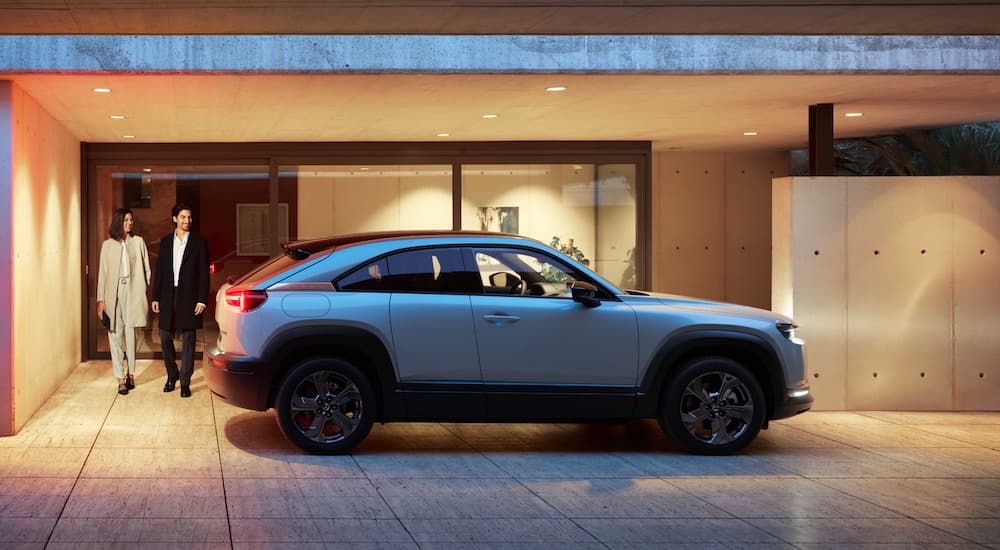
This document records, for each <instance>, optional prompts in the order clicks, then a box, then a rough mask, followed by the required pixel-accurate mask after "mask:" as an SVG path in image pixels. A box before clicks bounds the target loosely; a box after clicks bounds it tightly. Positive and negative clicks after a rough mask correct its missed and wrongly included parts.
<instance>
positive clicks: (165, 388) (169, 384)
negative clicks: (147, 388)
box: [163, 378, 177, 393]
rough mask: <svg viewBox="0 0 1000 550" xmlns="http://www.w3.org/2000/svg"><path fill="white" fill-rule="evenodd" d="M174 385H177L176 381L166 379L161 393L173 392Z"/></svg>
mask: <svg viewBox="0 0 1000 550" xmlns="http://www.w3.org/2000/svg"><path fill="white" fill-rule="evenodd" d="M176 383H177V381H176V380H171V379H169V378H167V383H166V384H164V385H163V393H167V392H172V391H174V384H176Z"/></svg>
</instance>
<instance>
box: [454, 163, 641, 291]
mask: <svg viewBox="0 0 1000 550" xmlns="http://www.w3.org/2000/svg"><path fill="white" fill-rule="evenodd" d="M634 189H635V165H633V164H607V165H604V164H520V165H509V164H480V165H463V166H462V229H466V230H480V231H499V232H503V233H516V234H519V235H524V236H526V237H531V238H533V239H536V240H539V241H542V242H544V243H546V244H550V245H552V247H553V248H556V249H558V250H561V251H563V252H564V253H566V254H567V255H569V256H572V257H574V258H575V259H577V260H579V261H581V262H583V263H584V264H586V265H588V266H590V268H591V269H594V270H595V271H597V272H598V273H600V274H601V275H603V276H605V277H606V278H607V279H608V280H610V281H611V282H612V283H614V284H617V285H621V286H624V287H626V288H633V287H635V273H636V270H635V243H636V209H635V191H634Z"/></svg>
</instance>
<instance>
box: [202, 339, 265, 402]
mask: <svg viewBox="0 0 1000 550" xmlns="http://www.w3.org/2000/svg"><path fill="white" fill-rule="evenodd" d="M264 367H265V365H264V364H263V363H262V362H261V361H260V360H258V359H256V358H253V357H247V356H245V355H232V354H228V353H222V352H220V351H219V350H218V349H216V348H215V347H212V348H210V349H209V350H208V351H206V352H205V359H204V363H203V366H202V370H203V371H204V373H205V382H206V383H207V384H208V389H209V390H211V391H212V393H214V394H215V395H217V396H218V397H220V398H222V400H223V401H225V402H227V403H230V404H232V405H235V406H237V407H242V408H244V409H251V410H255V411H264V410H267V409H268V408H269V406H268V402H267V401H268V390H269V388H270V384H269V383H268V382H267V381H266V380H264V376H263V374H262V371H263V370H265V368H264Z"/></svg>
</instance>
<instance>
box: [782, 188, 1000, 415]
mask: <svg viewBox="0 0 1000 550" xmlns="http://www.w3.org/2000/svg"><path fill="white" fill-rule="evenodd" d="M775 188H776V189H777V191H776V193H775V204H776V205H778V206H776V208H775V214H776V215H778V216H783V217H784V218H787V219H777V218H776V219H775V221H774V227H775V228H776V230H775V235H776V236H777V237H779V238H780V239H782V242H787V241H790V242H791V244H790V245H788V244H780V243H779V244H780V246H778V245H776V250H777V251H779V252H780V253H781V255H780V256H776V258H775V263H774V266H775V267H774V269H775V274H774V277H773V281H774V284H775V285H776V286H775V288H774V294H775V296H776V297H778V298H777V301H778V302H779V303H780V304H781V308H782V309H783V310H788V309H791V310H792V311H793V313H794V316H795V318H796V320H797V321H798V322H799V324H800V325H802V328H801V329H800V333H801V334H802V336H803V337H804V338H805V340H806V348H807V358H808V360H809V367H810V371H811V372H812V373H813V375H815V374H819V375H820V376H819V378H810V383H811V384H812V385H813V390H814V393H815V395H816V399H817V402H816V407H817V408H821V409H822V408H846V409H895V410H953V409H954V410H976V409H980V410H983V409H985V410H998V409H1000V401H998V400H997V399H996V395H997V392H998V390H1000V383H998V382H1000V372H998V371H1000V362H998V361H997V357H998V356H1000V343H998V339H997V338H996V334H997V332H998V328H1000V326H998V325H997V314H996V312H997V311H998V310H1000V292H998V290H1000V283H998V281H1000V259H998V258H997V256H996V255H991V254H990V251H991V250H994V249H997V248H998V247H1000V178H997V177H977V178H973V177H925V178H846V179H845V178H790V179H789V180H784V181H777V182H775ZM786 195H787V196H786ZM838 197H840V198H838ZM843 197H846V208H845V207H841V206H838V203H839V204H844V202H843V201H844V200H845V199H844V198H843ZM781 205H785V206H781ZM782 228H786V229H782ZM840 241H843V242H846V246H843V248H842V250H843V252H842V253H838V252H837V248H838V244H837V243H838V242H840ZM789 249H790V250H791V252H790V253H788V252H786V250H789ZM811 249H815V250H814V251H812V250H811ZM815 252H819V255H816V254H815ZM786 256H787V257H790V260H789V259H787V258H786ZM843 274H846V276H845V275H843ZM788 284H790V285H791V288H788V287H784V286H781V285H788ZM788 296H791V298H790V299H789V298H788ZM838 308H842V314H840V313H839V312H838ZM841 319H843V320H844V321H843V322H842V321H841ZM844 326H846V336H845V331H844V328H843V327H844ZM844 349H846V359H845V360H843V361H842V360H841V359H840V357H842V356H843V355H844V352H843V351H842V350H844ZM842 364H843V365H846V387H845V389H844V394H843V395H844V398H843V399H842V400H838V399H836V397H835V393H836V391H835V389H834V386H836V384H830V383H829V381H830V380H831V379H832V378H836V376H837V372H836V369H837V368H839V365H842Z"/></svg>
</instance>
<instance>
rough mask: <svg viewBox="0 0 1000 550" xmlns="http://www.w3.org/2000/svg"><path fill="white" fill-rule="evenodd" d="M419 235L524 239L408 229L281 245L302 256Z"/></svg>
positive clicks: (475, 232)
mask: <svg viewBox="0 0 1000 550" xmlns="http://www.w3.org/2000/svg"><path fill="white" fill-rule="evenodd" d="M420 237H508V238H510V237H513V238H519V239H524V238H525V237H523V236H521V235H514V234H510V233H497V232H491V231H451V230H419V231H418V230H409V231H375V232H370V233H352V234H349V235H336V236H333V237H324V238H321V239H310V240H305V241H292V242H288V243H285V244H283V245H281V247H282V248H283V249H285V250H286V251H288V252H291V253H295V252H299V253H301V254H303V256H308V255H310V254H313V253H315V252H320V251H323V250H328V249H336V248H340V247H343V246H349V245H355V244H361V243H366V242H371V241H382V240H389V239H412V238H420Z"/></svg>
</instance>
